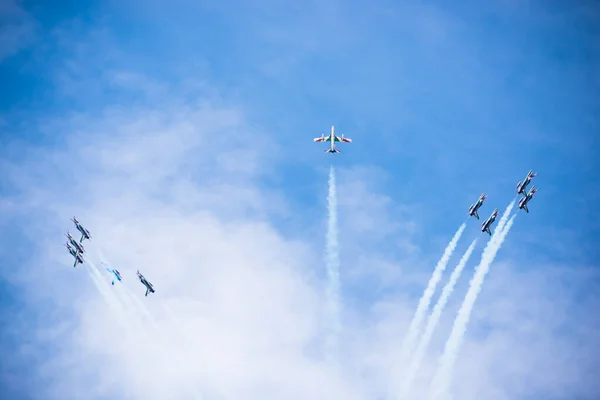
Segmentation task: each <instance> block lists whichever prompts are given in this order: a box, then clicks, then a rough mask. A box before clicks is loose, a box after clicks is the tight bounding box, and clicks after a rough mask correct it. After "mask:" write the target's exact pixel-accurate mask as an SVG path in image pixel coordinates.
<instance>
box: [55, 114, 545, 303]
mask: <svg viewBox="0 0 600 400" xmlns="http://www.w3.org/2000/svg"><path fill="white" fill-rule="evenodd" d="M313 141H314V142H315V143H323V142H329V143H330V147H329V148H328V149H326V150H325V152H326V153H333V154H335V153H339V152H340V150H338V149H336V148H335V143H352V139H350V138H347V137H344V135H343V134H341V135H340V136H338V135H336V134H335V128H334V127H333V126H332V127H331V132H330V133H329V134H328V135H327V136H326V135H325V134H322V135H321V136H320V137H317V138H314V139H313ZM536 175H537V174H536V173H534V172H533V171H529V172H528V173H527V176H526V177H525V179H524V180H523V181H520V182H518V183H517V195H519V194H522V195H523V197H522V198H521V199H520V200H519V209H521V210H525V212H527V213H529V208H528V207H527V204H528V203H529V201H530V200H531V199H532V198H533V195H534V194H535V193H536V192H537V189H536V187H535V186H533V187H532V188H531V189H530V190H529V192H527V186H528V185H529V183H530V182H531V179H533V178H534V177H535V176H536ZM486 199H487V196H486V195H485V193H482V194H481V195H480V196H479V199H477V202H476V203H475V204H473V205H472V206H470V207H469V212H468V214H469V216H470V217H475V218H477V219H479V213H478V211H479V208H480V207H481V206H482V205H483V203H484V201H485V200H486ZM497 216H498V209H497V208H496V209H494V211H493V212H492V215H490V217H489V218H488V219H486V220H485V221H484V222H483V224H481V232H485V233H487V234H488V235H490V236H491V235H492V232H491V230H490V227H491V225H492V224H493V223H494V222H495V221H496V217H497ZM71 221H73V223H74V224H75V227H76V228H77V230H78V231H79V232H80V233H81V238H80V239H79V242H77V241H76V240H75V239H74V238H73V236H71V234H70V233H69V232H68V231H67V233H66V236H67V239H68V242H67V243H65V247H66V248H67V249H68V250H69V253H70V254H71V255H72V256H73V258H74V259H75V262H74V264H73V267H76V266H77V264H83V263H84V262H85V260H84V258H83V255H84V254H85V249H84V247H83V241H84V240H85V239H87V240H91V238H92V235H91V234H90V232H89V231H88V230H87V229H85V228H84V227H83V226H82V225H81V224H80V223H79V221H78V220H77V218H75V217H73V218H72V219H71ZM102 264H103V265H104V266H105V267H106V270H107V271H108V272H109V273H110V274H111V275H112V277H113V279H112V282H111V284H112V285H114V284H115V282H117V281H118V282H121V281H122V280H123V278H122V276H121V273H120V272H119V271H118V270H117V269H114V268H110V267H108V266H107V265H106V264H105V263H104V262H102ZM136 275H137V277H138V279H139V281H140V282H141V283H142V285H144V286H145V287H146V294H145V296H146V297H147V296H148V293H154V287H153V286H152V284H151V283H150V282H149V281H148V280H147V279H146V278H145V277H144V275H142V274H141V273H140V271H139V270H138V271H136Z"/></svg>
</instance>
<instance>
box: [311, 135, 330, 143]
mask: <svg viewBox="0 0 600 400" xmlns="http://www.w3.org/2000/svg"><path fill="white" fill-rule="evenodd" d="M313 141H314V142H329V141H331V136H321V137H318V138H314V139H313Z"/></svg>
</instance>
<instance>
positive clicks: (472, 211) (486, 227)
mask: <svg viewBox="0 0 600 400" xmlns="http://www.w3.org/2000/svg"><path fill="white" fill-rule="evenodd" d="M536 175H537V174H536V173H534V172H533V171H529V172H528V173H527V176H526V177H525V179H524V180H523V181H522V182H519V183H517V195H519V194H522V195H523V197H522V198H521V199H520V200H519V209H521V210H525V212H527V213H529V208H527V203H529V201H530V200H531V199H532V198H533V195H534V194H535V192H537V189H536V188H535V186H533V187H532V188H531V189H530V190H529V192H527V185H529V183H530V182H531V180H532V179H533V178H535V176H536ZM486 198H487V197H486V195H485V193H481V196H479V199H478V200H477V202H476V203H475V204H473V205H472V206H471V207H469V216H471V217H475V218H477V219H479V214H478V213H477V210H479V207H481V206H482V205H483V202H484V201H485V199H486ZM497 216H498V209H497V208H496V209H495V210H494V212H493V213H492V215H490V217H489V218H488V219H486V220H485V221H484V222H483V224H481V232H485V233H487V234H488V235H490V236H492V232H491V231H490V226H491V225H492V224H493V223H494V221H496V217H497Z"/></svg>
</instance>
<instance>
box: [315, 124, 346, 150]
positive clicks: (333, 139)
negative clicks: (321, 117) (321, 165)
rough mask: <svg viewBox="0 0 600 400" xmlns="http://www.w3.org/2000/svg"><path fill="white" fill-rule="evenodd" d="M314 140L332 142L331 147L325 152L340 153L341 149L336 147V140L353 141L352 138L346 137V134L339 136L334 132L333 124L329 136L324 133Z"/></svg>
mask: <svg viewBox="0 0 600 400" xmlns="http://www.w3.org/2000/svg"><path fill="white" fill-rule="evenodd" d="M313 141H314V142H330V143H331V147H330V148H329V149H327V150H325V153H339V152H340V151H339V150H338V149H336V148H335V142H343V143H352V139H350V138H346V137H344V134H342V135H341V136H337V135H336V134H335V132H334V128H333V126H332V127H331V133H330V134H329V135H327V136H325V134H322V135H321V137H318V138H314V139H313Z"/></svg>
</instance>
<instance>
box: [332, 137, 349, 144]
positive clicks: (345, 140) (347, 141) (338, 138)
mask: <svg viewBox="0 0 600 400" xmlns="http://www.w3.org/2000/svg"><path fill="white" fill-rule="evenodd" d="M335 141H336V142H344V143H352V139H349V138H347V137H344V136H342V137H339V136H336V137H335Z"/></svg>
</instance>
